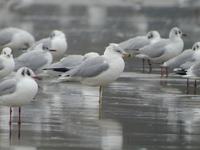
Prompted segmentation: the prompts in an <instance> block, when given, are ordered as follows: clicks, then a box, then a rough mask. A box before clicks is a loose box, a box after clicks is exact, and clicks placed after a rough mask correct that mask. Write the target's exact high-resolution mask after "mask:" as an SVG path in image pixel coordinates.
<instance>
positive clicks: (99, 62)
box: [60, 43, 129, 103]
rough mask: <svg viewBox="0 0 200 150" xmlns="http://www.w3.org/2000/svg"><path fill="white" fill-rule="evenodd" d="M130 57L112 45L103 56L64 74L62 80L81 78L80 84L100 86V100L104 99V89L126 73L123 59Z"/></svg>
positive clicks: (84, 62) (116, 45) (85, 62)
mask: <svg viewBox="0 0 200 150" xmlns="http://www.w3.org/2000/svg"><path fill="white" fill-rule="evenodd" d="M127 56H129V54H128V53H126V52H125V51H124V50H123V49H122V48H120V47H119V45H118V44H114V43H112V44H110V45H109V46H108V47H107V48H106V50H105V52H104V54H103V55H101V56H97V57H94V58H90V59H87V60H85V61H83V63H81V64H80V65H79V66H77V67H75V68H73V69H71V70H70V71H68V72H66V73H64V74H63V75H62V76H61V77H60V78H72V77H76V78H79V80H80V82H81V83H83V84H86V85H90V86H100V93H99V100H100V103H101V99H102V87H103V86H105V85H107V84H109V83H111V82H113V81H115V80H116V79H117V78H119V76H120V75H121V73H122V72H123V71H124V67H125V63H124V60H123V58H122V57H127Z"/></svg>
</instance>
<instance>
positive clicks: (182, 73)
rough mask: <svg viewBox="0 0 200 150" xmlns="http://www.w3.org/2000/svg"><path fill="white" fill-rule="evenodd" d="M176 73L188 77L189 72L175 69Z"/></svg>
mask: <svg viewBox="0 0 200 150" xmlns="http://www.w3.org/2000/svg"><path fill="white" fill-rule="evenodd" d="M174 72H175V73H176V74H179V75H187V70H185V69H183V68H175V69H174Z"/></svg>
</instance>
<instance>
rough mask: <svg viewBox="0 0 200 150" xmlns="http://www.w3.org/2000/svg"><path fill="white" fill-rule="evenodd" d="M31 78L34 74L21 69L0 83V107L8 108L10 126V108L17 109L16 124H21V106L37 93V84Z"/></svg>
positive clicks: (23, 68)
mask: <svg viewBox="0 0 200 150" xmlns="http://www.w3.org/2000/svg"><path fill="white" fill-rule="evenodd" d="M33 78H36V75H35V74H34V72H33V71H32V70H31V69H29V68H27V67H22V68H20V69H19V70H18V71H17V73H16V75H15V76H14V77H12V78H9V79H6V80H4V81H2V82H1V83H0V105H4V106H9V107H10V124H11V117H12V107H19V120H18V123H21V116H20V115H21V106H23V105H25V104H29V103H30V102H31V101H32V100H33V98H34V97H35V96H36V94H37V92H38V84H37V82H36V81H35V80H34V79H33Z"/></svg>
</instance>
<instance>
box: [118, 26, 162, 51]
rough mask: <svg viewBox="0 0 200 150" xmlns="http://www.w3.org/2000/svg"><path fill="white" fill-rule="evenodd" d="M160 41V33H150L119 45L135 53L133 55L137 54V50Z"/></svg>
mask: <svg viewBox="0 0 200 150" xmlns="http://www.w3.org/2000/svg"><path fill="white" fill-rule="evenodd" d="M159 39H160V34H159V32H158V31H155V30H153V31H150V32H148V33H147V34H146V35H144V36H136V37H134V38H131V39H128V40H126V41H123V42H121V43H119V46H120V47H121V48H122V49H124V50H125V51H133V53H137V50H138V49H140V48H142V47H144V46H146V45H149V44H152V43H155V42H157V41H158V40H159Z"/></svg>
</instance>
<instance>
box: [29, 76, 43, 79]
mask: <svg viewBox="0 0 200 150" xmlns="http://www.w3.org/2000/svg"><path fill="white" fill-rule="evenodd" d="M31 77H32V78H33V79H36V80H42V77H39V76H31Z"/></svg>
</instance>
